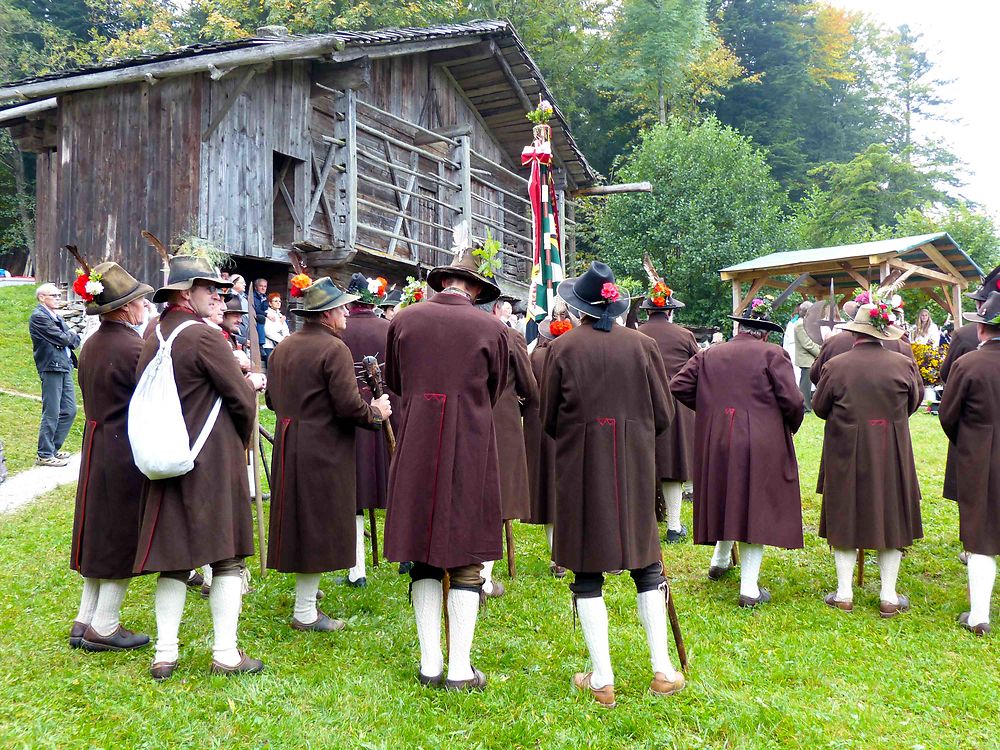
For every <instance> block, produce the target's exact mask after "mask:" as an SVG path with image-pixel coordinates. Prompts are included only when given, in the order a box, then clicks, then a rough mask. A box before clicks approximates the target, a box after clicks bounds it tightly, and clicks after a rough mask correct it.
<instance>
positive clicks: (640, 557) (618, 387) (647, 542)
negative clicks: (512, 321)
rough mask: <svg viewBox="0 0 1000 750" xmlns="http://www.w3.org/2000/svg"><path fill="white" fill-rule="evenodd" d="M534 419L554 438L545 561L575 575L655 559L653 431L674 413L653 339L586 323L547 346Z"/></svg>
mask: <svg viewBox="0 0 1000 750" xmlns="http://www.w3.org/2000/svg"><path fill="white" fill-rule="evenodd" d="M548 351H549V353H548V361H547V362H546V364H545V373H544V374H543V376H542V380H543V382H542V404H541V417H542V425H543V426H544V428H545V432H546V433H548V434H549V435H550V436H552V437H553V438H555V441H556V518H555V520H556V523H555V529H554V534H553V552H552V559H553V560H554V561H555V562H556V563H557V564H559V565H562V566H563V567H566V568H569V569H570V570H572V571H574V572H577V573H596V572H604V571H610V570H635V569H636V568H644V567H646V566H647V565H651V564H653V563H654V562H656V561H657V560H659V559H660V544H659V534H658V531H657V526H656V507H655V505H656V503H655V498H656V437H657V436H658V435H662V434H663V433H664V432H665V431H666V430H667V429H668V428H669V427H670V421H671V420H672V419H673V418H674V405H673V402H672V401H671V399H670V396H669V395H668V393H667V376H666V374H665V373H664V370H663V360H662V359H661V358H660V352H659V350H658V349H657V347H656V342H655V341H653V340H652V339H651V338H649V337H648V336H644V335H642V334H641V333H639V332H638V331H635V330H633V329H631V328H625V327H624V326H619V325H615V326H613V327H612V329H611V330H610V331H608V332H603V331H596V330H594V328H593V326H591V325H590V324H588V323H587V322H586V321H585V322H584V323H583V325H581V326H580V327H579V328H574V329H573V330H572V331H568V332H566V333H564V334H563V335H562V336H560V337H559V338H557V339H556V340H555V341H553V342H552V343H551V344H549V348H548Z"/></svg>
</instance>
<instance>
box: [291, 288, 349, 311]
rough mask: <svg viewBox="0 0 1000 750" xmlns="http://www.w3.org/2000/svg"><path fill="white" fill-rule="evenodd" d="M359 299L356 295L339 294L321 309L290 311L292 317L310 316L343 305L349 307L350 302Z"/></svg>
mask: <svg viewBox="0 0 1000 750" xmlns="http://www.w3.org/2000/svg"><path fill="white" fill-rule="evenodd" d="M359 299H361V298H360V297H359V296H358V295H356V294H348V293H347V292H341V294H340V296H339V297H334V298H333V299H331V300H330V301H329V302H327V303H326V304H325V305H323V306H321V307H314V308H311V309H309V310H306V309H305V308H303V307H297V308H293V309H292V314H293V315H310V314H312V313H321V312H326V311H327V310H335V309H337V308H338V307H343V306H344V305H349V304H351V303H352V302H354V301H356V300H359Z"/></svg>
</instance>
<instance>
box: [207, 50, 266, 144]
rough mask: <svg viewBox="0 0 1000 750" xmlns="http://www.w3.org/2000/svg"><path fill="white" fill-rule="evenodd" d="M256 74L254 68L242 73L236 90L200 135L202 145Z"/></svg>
mask: <svg viewBox="0 0 1000 750" xmlns="http://www.w3.org/2000/svg"><path fill="white" fill-rule="evenodd" d="M256 74H257V68H256V67H253V68H247V69H246V70H245V71H243V76H242V77H241V78H240V81H239V83H237V84H236V88H234V89H233V91H232V93H230V94H229V98H228V99H227V100H226V103H225V104H224V105H222V109H220V110H219V111H218V112H216V113H215V117H213V118H212V121H211V122H210V123H209V124H208V127H207V128H205V132H204V133H202V134H201V142H202V143H208V139H209V138H211V137H212V133H214V132H215V130H216V128H218V127H219V125H221V124H222V121H223V120H224V119H225V118H226V115H227V114H229V110H230V109H232V108H233V105H234V104H236V100H237V99H239V98H240V97H241V96H242V95H243V92H244V91H246V90H247V87H248V86H249V85H250V81H252V80H253V77H254V76H255V75H256Z"/></svg>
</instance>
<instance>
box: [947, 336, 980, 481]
mask: <svg viewBox="0 0 1000 750" xmlns="http://www.w3.org/2000/svg"><path fill="white" fill-rule="evenodd" d="M978 328H979V327H978V326H977V325H976V324H975V323H967V324H965V325H964V326H962V327H961V328H959V329H958V330H957V331H955V335H954V336H952V337H951V345H950V346H949V347H948V355H947V356H946V357H945V358H944V362H942V363H941V382H942V383H944V384H945V391H947V390H948V389H947V383H948V377H949V376H950V375H951V368H952V367H954V366H955V362H957V361H958V360H959V358H960V357H963V356H964V355H966V354H968V353H969V352H974V351H976V347H978V346H979V332H978ZM939 412H940V409H939ZM955 460H956V457H955V449H954V446H952V444H951V442H950V441H949V442H948V456H947V459H946V460H945V464H944V489H943V490H942V492H941V496H942V497H946V498H948V499H949V500H958V474H957V472H958V468H957V467H956V466H955Z"/></svg>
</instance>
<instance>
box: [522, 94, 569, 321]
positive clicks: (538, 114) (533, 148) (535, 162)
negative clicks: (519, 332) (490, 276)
mask: <svg viewBox="0 0 1000 750" xmlns="http://www.w3.org/2000/svg"><path fill="white" fill-rule="evenodd" d="M552 112H553V109H552V105H551V104H549V103H548V102H547V101H545V100H542V101H540V102H539V103H538V107H537V108H536V109H534V110H533V111H531V112H529V113H528V119H529V120H531V122H533V123H534V125H535V127H534V128H533V130H532V134H533V135H534V140H533V141H532V143H531V145H530V146H525V147H524V150H523V151H521V166H530V167H531V176H530V177H529V178H528V197H529V198H530V200H531V228H532V245H533V248H532V251H533V252H532V266H531V290H530V293H529V295H528V314H529V315H531V316H532V317H533V318H534V319H535V320H536V321H541V320H542V319H543V318H545V317H546V316H547V315H548V314H549V311H550V310H551V309H552V302H553V300H554V299H555V293H556V287H557V286H559V282H560V281H562V280H563V278H564V277H563V264H562V257H561V255H560V254H559V244H560V243H559V231H560V227H559V219H558V210H557V206H556V204H555V194H556V187H555V180H554V179H553V177H552V128H551V127H549V125H548V124H547V123H548V121H549V119H550V118H551V117H552Z"/></svg>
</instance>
